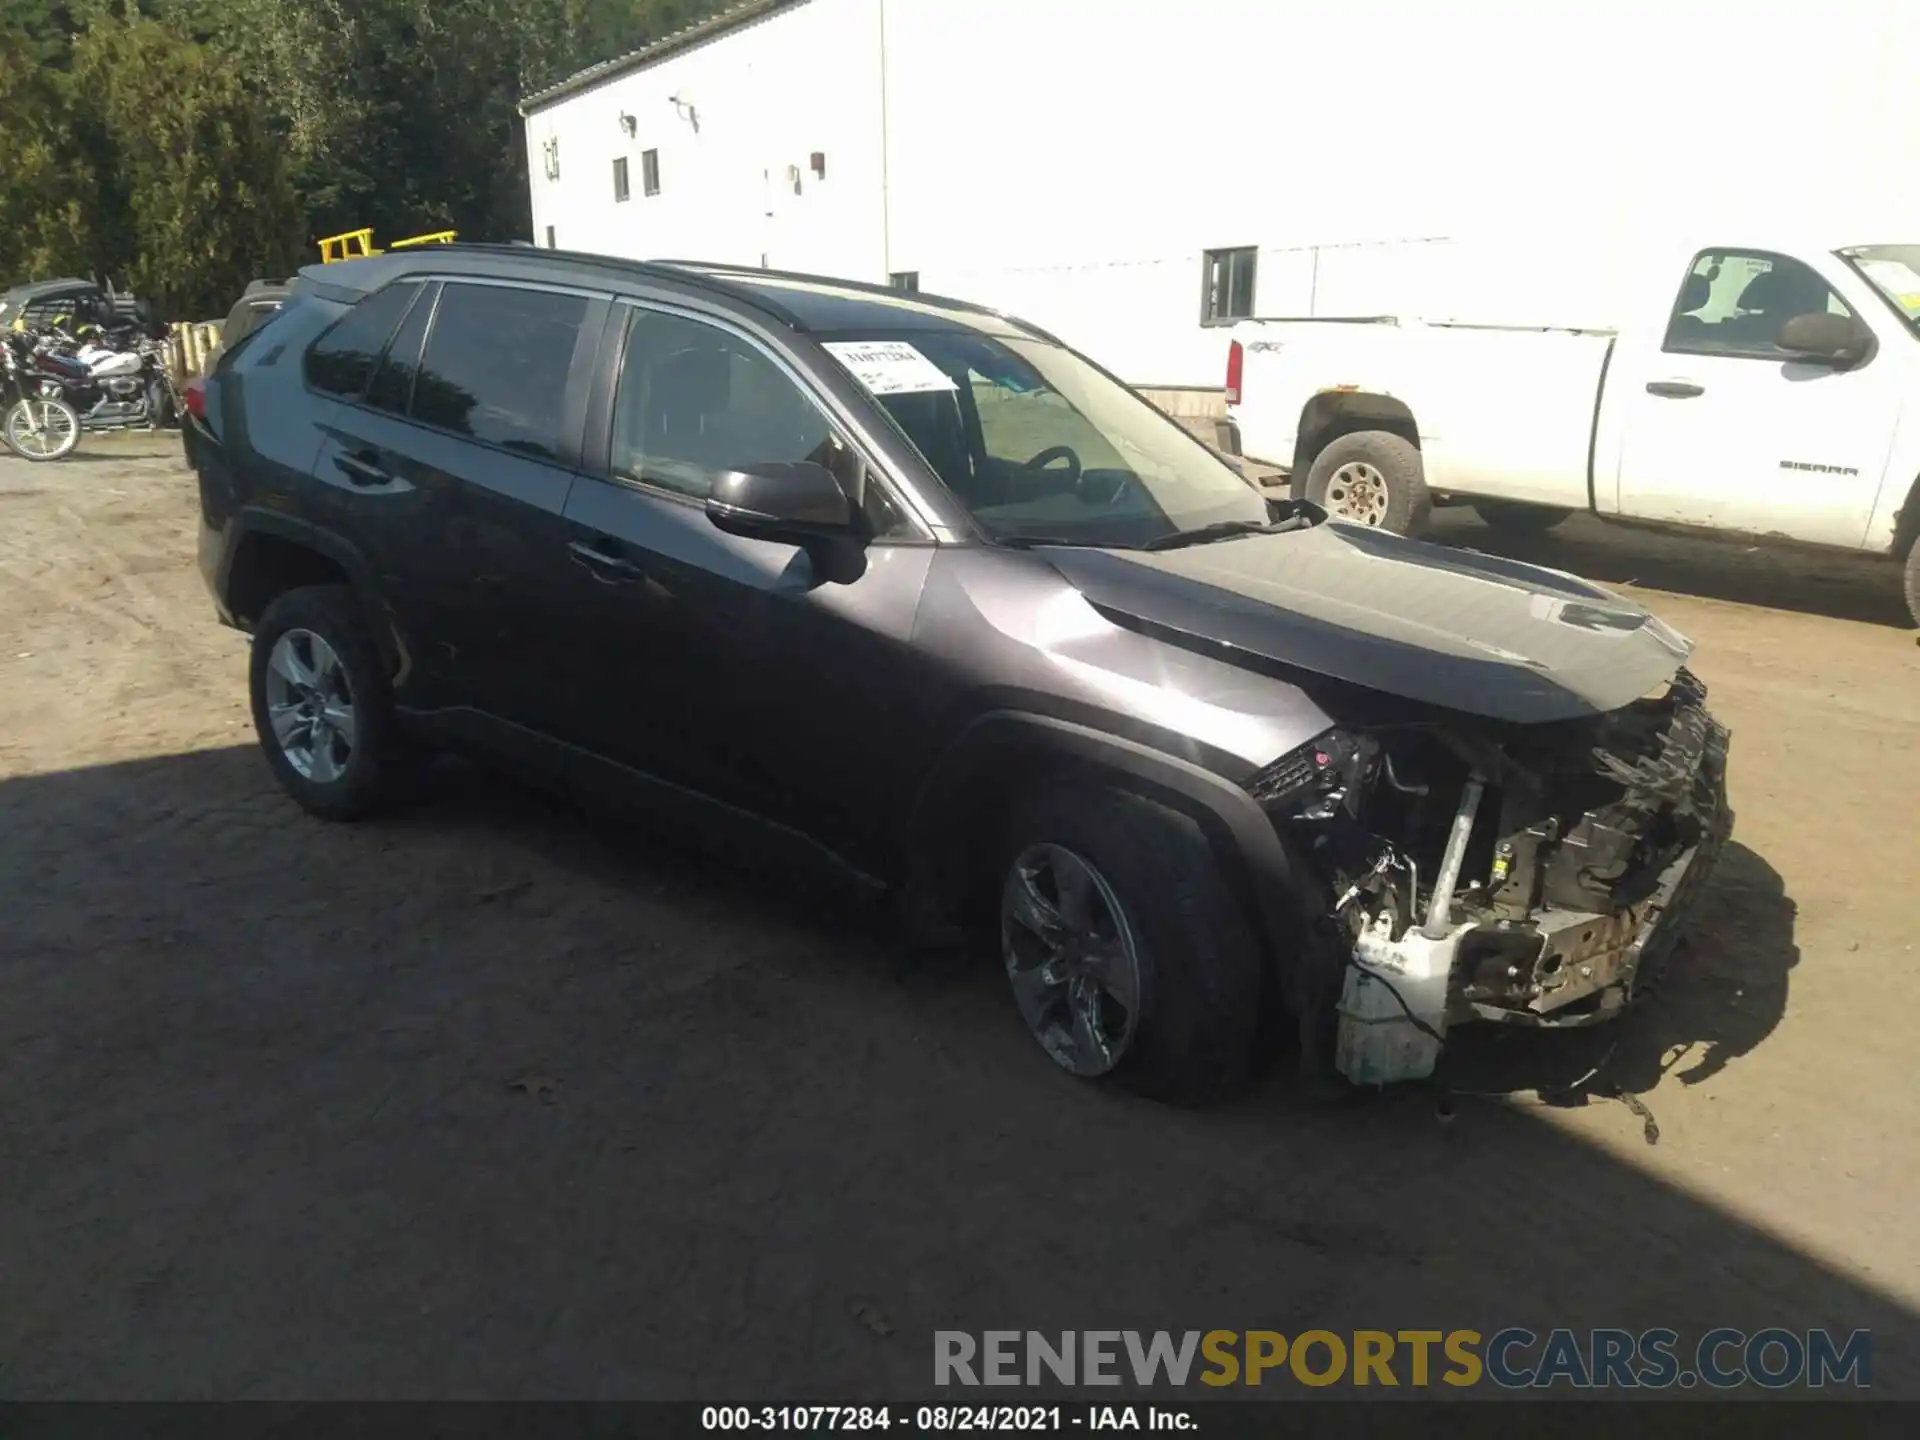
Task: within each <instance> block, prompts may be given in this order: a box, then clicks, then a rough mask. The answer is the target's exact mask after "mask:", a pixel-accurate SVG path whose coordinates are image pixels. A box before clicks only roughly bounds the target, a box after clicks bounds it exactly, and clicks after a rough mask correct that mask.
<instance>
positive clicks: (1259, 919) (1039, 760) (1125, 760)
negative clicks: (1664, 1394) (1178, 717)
mask: <svg viewBox="0 0 1920 1440" xmlns="http://www.w3.org/2000/svg"><path fill="white" fill-rule="evenodd" d="M1075 770H1079V771H1083V772H1088V773H1092V774H1095V775H1099V776H1102V777H1104V778H1107V779H1108V780H1109V781H1110V782H1111V783H1114V784H1117V785H1120V786H1122V787H1123V788H1126V789H1130V790H1134V791H1136V792H1138V793H1139V794H1141V795H1144V796H1146V797H1147V798H1149V799H1152V800H1155V801H1157V802H1158V803H1160V804H1163V805H1166V806H1167V807H1168V808H1170V809H1174V810H1178V811H1180V812H1181V813H1183V814H1185V815H1187V816H1189V817H1190V818H1191V819H1193V820H1194V821H1195V822H1196V823H1197V824H1198V825H1199V826H1200V827H1201V829H1202V831H1203V832H1205V834H1206V835H1207V838H1208V839H1209V840H1210V841H1211V842H1212V844H1213V846H1214V848H1215V852H1216V853H1217V854H1218V855H1219V856H1220V857H1221V862H1222V864H1223V865H1225V866H1226V867H1227V868H1228V869H1229V871H1230V878H1231V880H1232V882H1233V883H1234V885H1235V887H1236V889H1238V890H1239V891H1240V893H1241V896H1242V899H1243V901H1244V902H1245V904H1246V906H1247V909H1248V913H1249V917H1250V918H1251V919H1252V920H1253V921H1254V922H1255V924H1256V926H1257V928H1258V930H1259V933H1260V935H1261V938H1262V939H1263V941H1264V942H1265V944H1266V947H1267V950H1268V953H1269V954H1270V955H1271V956H1273V957H1275V958H1276V959H1282V958H1290V957H1292V956H1294V955H1295V954H1296V953H1297V952H1298V951H1299V950H1300V949H1301V947H1302V945H1303V944H1304V943H1306V941H1307V936H1308V934H1309V931H1310V929H1311V921H1313V920H1314V919H1315V918H1316V917H1318V916H1319V915H1321V914H1324V912H1325V908H1326V897H1325V896H1324V895H1323V894H1322V893H1321V890H1320V887H1319V886H1318V885H1317V884H1316V883H1315V882H1314V880H1313V878H1312V876H1311V874H1310V873H1308V872H1307V871H1306V870H1305V868H1304V867H1303V866H1302V865H1301V863H1300V862H1299V860H1298V858H1297V857H1296V856H1295V855H1293V854H1292V853H1291V852H1290V850H1289V848H1288V847H1287V845H1286V844H1285V843H1284V842H1283V841H1282V839H1281V837H1280V835H1279V833H1278V832H1277V831H1276V830H1275V829H1274V827H1273V824H1272V822H1271V821H1270V820H1268V818H1267V816H1266V814H1265V812H1264V811H1262V810H1261V809H1260V807H1259V805H1258V804H1257V803H1256V802H1255V801H1254V799H1253V797H1252V796H1251V795H1249V794H1248V793H1247V792H1246V791H1245V790H1244V789H1242V788H1241V787H1240V786H1239V785H1237V784H1235V783H1234V782H1233V781H1231V780H1228V779H1225V778H1224V777H1222V776H1220V775H1217V774H1215V773H1213V772H1212V771H1210V770H1207V769H1205V768H1204V767H1202V766H1200V765H1196V764H1194V763H1193V762H1191V761H1189V760H1186V759H1183V758H1181V757H1179V756H1176V755H1169V754H1167V753H1165V752H1164V751H1160V750H1156V749H1153V748H1152V747H1150V746H1147V745H1143V744H1141V743H1139V742H1138V741H1134V740H1130V739H1127V738H1125V737H1124V736H1119V735H1113V734H1109V733H1107V732H1104V731H1101V730H1096V729H1093V728H1091V727H1089V726H1086V725H1082V724H1078V723H1075V722H1073V721H1070V720H1062V719H1058V718H1055V717H1052V716H1046V715H1035V714H1031V713H1026V712H1020V711H1011V710H997V711H991V712H988V713H985V714H982V715H980V716H978V717H977V718H975V719H974V720H972V721H971V722H970V723H969V724H968V725H967V726H966V727H965V728H964V729H963V730H962V731H961V733H960V734H959V736H958V737H957V738H956V739H955V740H954V742H953V743H952V744H951V745H950V746H949V747H948V748H947V749H946V750H945V751H944V752H943V753H942V755H941V756H940V758H939V760H938V761H937V762H936V763H935V764H934V766H933V767H932V769H931V771H930V772H929V773H928V775H927V777H926V779H925V780H924V781H923V782H922V784H921V786H920V788H919V791H918V793H917V795H916V796H915V800H914V804H913V807H912V810H911V818H910V820H909V824H908V847H909V851H908V853H909V855H910V856H911V857H913V861H914V864H915V867H916V869H917V870H918V871H919V876H920V878H924V880H926V881H929V882H931V883H932V884H933V885H934V887H935V888H936V889H938V890H940V891H941V892H942V893H943V894H944V895H945V897H946V898H947V899H949V900H950V901H951V900H954V899H957V898H958V896H957V891H956V889H955V887H956V886H957V885H958V884H959V883H960V881H959V880H958V878H957V877H959V876H961V875H963V874H965V873H967V871H968V869H969V867H968V865H967V859H968V855H967V853H965V852H967V851H968V850H969V849H970V848H971V847H974V846H978V845H981V844H992V843H995V842H996V841H997V840H998V838H999V836H998V835H997V833H994V832H993V831H992V830H991V828H990V825H988V824H986V823H983V820H984V819H985V818H987V817H992V816H997V815H999V814H1001V813H1003V809H1004V804H1005V803H1006V802H1007V801H1009V800H1016V799H1017V798H1018V796H1017V789H1018V787H1030V786H1034V785H1038V784H1044V783H1047V782H1048V781H1050V780H1055V779H1057V778H1059V777H1060V776H1061V775H1062V774H1063V773H1068V772H1071V771H1075ZM1010 788H1012V789H1013V790H1014V791H1015V793H1013V794H1009V790H1010Z"/></svg>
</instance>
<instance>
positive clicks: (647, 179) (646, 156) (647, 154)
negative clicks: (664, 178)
mask: <svg viewBox="0 0 1920 1440" xmlns="http://www.w3.org/2000/svg"><path fill="white" fill-rule="evenodd" d="M640 193H641V194H643V195H658V194H659V193H660V152H659V151H658V150H643V151H641V152H640Z"/></svg>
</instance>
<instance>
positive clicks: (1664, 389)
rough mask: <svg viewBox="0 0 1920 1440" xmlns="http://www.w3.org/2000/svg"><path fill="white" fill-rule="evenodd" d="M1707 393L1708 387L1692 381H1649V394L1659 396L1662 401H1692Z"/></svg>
mask: <svg viewBox="0 0 1920 1440" xmlns="http://www.w3.org/2000/svg"><path fill="white" fill-rule="evenodd" d="M1706 393H1707V387H1706V386H1704V385H1696V384H1694V383H1693V382H1692V381H1691V380H1649V381H1648V382H1647V394H1649V395H1658V396H1659V397H1660V398H1661V399H1662V400H1691V399H1693V397H1694V396H1696V395H1704V394H1706Z"/></svg>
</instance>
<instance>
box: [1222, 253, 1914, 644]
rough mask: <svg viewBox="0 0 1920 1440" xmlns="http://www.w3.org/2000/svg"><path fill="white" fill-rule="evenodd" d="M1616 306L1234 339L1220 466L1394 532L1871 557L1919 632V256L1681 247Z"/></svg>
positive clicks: (1321, 325) (1310, 326)
mask: <svg viewBox="0 0 1920 1440" xmlns="http://www.w3.org/2000/svg"><path fill="white" fill-rule="evenodd" d="M1727 238H1740V237H1739V236H1737V235H1734V236H1729V237H1727ZM1640 286H1641V293H1635V291H1634V289H1633V288H1632V287H1631V286H1629V288H1628V293H1627V295H1626V303H1625V305H1624V307H1623V315H1625V316H1631V315H1632V314H1633V312H1634V311H1636V310H1637V311H1640V312H1643V313H1641V314H1640V315H1639V316H1638V318H1629V319H1627V320H1626V323H1624V324H1622V325H1621V326H1620V327H1619V328H1618V329H1617V330H1612V329H1609V330H1583V329H1555V328H1524V327H1516V326H1505V325H1485V324H1467V323H1462V322H1459V321H1452V320H1449V321H1445V322H1439V323H1433V322H1419V321H1408V320H1404V319H1397V318H1392V317H1370V318H1364V319H1356V320H1326V319H1314V320H1259V319H1254V320H1244V321H1241V322H1240V323H1238V324H1237V325H1235V326H1234V327H1233V329H1232V330H1231V332H1230V336H1229V340H1230V343H1229V346H1228V360H1227V404H1228V414H1229V416H1230V417H1231V418H1232V420H1233V422H1234V428H1235V429H1237V432H1238V434H1237V443H1238V448H1239V450H1240V452H1241V453H1242V454H1243V455H1246V456H1247V457H1249V458H1252V459H1255V460H1258V461H1260V462H1263V463H1265V464H1267V465H1270V466H1272V467H1273V468H1275V469H1278V470H1281V471H1284V472H1287V473H1288V474H1289V475H1290V477H1291V482H1292V486H1293V491H1294V493H1295V494H1296V495H1304V496H1306V497H1307V498H1309V499H1311V500H1314V501H1316V502H1318V503H1320V504H1322V505H1324V506H1325V507H1326V508H1327V509H1328V510H1329V511H1330V512H1332V513H1333V514H1334V515H1336V516H1339V517H1341V518H1344V519H1347V520H1352V521H1358V522H1360V523H1363V524H1368V525H1381V526H1385V527H1386V528H1388V529H1391V530H1395V531H1398V532H1399V533H1401V534H1416V535H1417V534H1419V533H1420V532H1421V530H1422V529H1423V528H1424V526H1425V524H1426V522H1427V518H1428V514H1429V512H1430V509H1431V507H1432V506H1433V505H1434V504H1436V503H1439V504H1449V503H1469V504H1471V505H1472V506H1473V507H1474V508H1475V510H1477V511H1478V512H1479V513H1480V515H1481V516H1482V518H1484V519H1485V520H1486V521H1487V522H1488V523H1489V524H1492V525H1495V526H1500V527H1509V528H1516V529H1531V530H1541V529H1545V528H1546V527H1547V526H1550V525H1553V524H1555V523H1557V522H1558V521H1559V520H1561V519H1564V518H1565V517H1566V516H1567V515H1568V514H1570V513H1571V512H1573V511H1574V510H1588V511H1591V512H1592V513H1593V514H1595V515H1598V516H1600V517H1601V518H1603V519H1614V520H1621V521H1631V522H1646V523H1652V524H1658V525H1668V526H1677V527H1686V528H1690V529H1697V530H1710V531H1728V532H1735V533H1739V534H1744V535H1748V536H1755V537H1760V538H1761V539H1764V540H1780V541H1791V542H1799V543H1802V544H1812V545H1820V546H1827V547H1831V548H1833V549H1836V550H1848V551H1854V552H1857V553H1861V554H1866V555H1874V556H1882V557H1888V556H1890V557H1892V558H1894V559H1895V560H1896V561H1904V564H1905V570H1904V576H1905V589H1906V599H1907V605H1908V608H1909V609H1910V610H1911V611H1912V612H1913V616H1914V619H1915V621H1916V622H1920V548H1917V547H1916V546H1915V544H1914V539H1915V535H1916V532H1920V479H1917V478H1916V477H1920V244H1912V245H1895V244H1885V245H1880V244H1873V245H1848V244H1839V245H1828V244H1811V245H1810V244H1806V243H1803V242H1801V241H1793V242H1790V243H1777V241H1776V238H1775V237H1768V243H1764V244H1755V245H1694V246H1689V247H1686V248H1684V249H1682V248H1676V249H1675V250H1674V251H1673V252H1672V254H1671V255H1670V256H1669V258H1668V268H1666V269H1665V270H1664V271H1655V272H1653V275H1652V276H1651V277H1650V278H1648V279H1646V280H1644V281H1642V282H1640Z"/></svg>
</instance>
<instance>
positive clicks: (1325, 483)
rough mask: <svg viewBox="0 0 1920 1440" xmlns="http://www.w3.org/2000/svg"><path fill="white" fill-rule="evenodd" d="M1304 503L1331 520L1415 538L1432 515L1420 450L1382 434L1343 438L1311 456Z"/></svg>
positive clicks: (1367, 432) (1370, 432) (1358, 433)
mask: <svg viewBox="0 0 1920 1440" xmlns="http://www.w3.org/2000/svg"><path fill="white" fill-rule="evenodd" d="M1307 499H1309V500H1311V501H1312V502H1313V503H1314V504H1316V505H1318V506H1319V507H1320V508H1321V509H1323V510H1325V511H1326V512H1327V513H1328V514H1329V515H1332V516H1334V517H1335V518H1336V519H1340V520H1347V521H1350V522H1352V523H1353V524H1356V525H1372V526H1375V527H1377V528H1379V529H1381V530H1391V531H1392V532H1393V533H1394V534H1396V535H1411V536H1414V537H1416V538H1417V537H1419V536H1421V535H1424V534H1426V533H1427V522H1428V521H1429V520H1430V519H1432V517H1433V497H1432V496H1431V495H1429V494H1428V493H1427V481H1426V472H1425V470H1424V467H1423V466H1422V465H1421V462H1420V452H1419V450H1417V449H1416V448H1414V446H1412V445H1411V444H1409V443H1408V442H1407V441H1406V440H1404V439H1402V438H1401V437H1400V436H1398V435H1395V434H1393V433H1391V432H1390V431H1386V430H1357V431H1355V432H1354V433H1353V434H1351V435H1342V436H1340V437H1339V438H1338V439H1337V440H1334V441H1332V442H1331V443H1330V444H1329V445H1328V446H1327V447H1326V448H1325V449H1324V450H1322V451H1321V452H1320V453H1319V454H1318V455H1316V456H1314V458H1313V464H1312V466H1311V467H1309V468H1308V470H1307Z"/></svg>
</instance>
